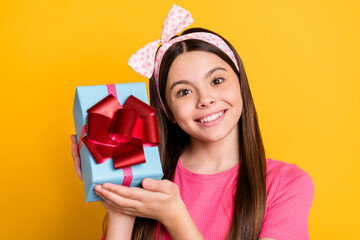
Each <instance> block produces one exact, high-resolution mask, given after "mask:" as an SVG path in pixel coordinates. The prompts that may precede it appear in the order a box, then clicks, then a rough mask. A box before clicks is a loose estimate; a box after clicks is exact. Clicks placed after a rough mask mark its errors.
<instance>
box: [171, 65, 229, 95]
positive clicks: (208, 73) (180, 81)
mask: <svg viewBox="0 0 360 240" xmlns="http://www.w3.org/2000/svg"><path fill="white" fill-rule="evenodd" d="M218 70H223V71H226V69H225V68H223V67H215V68H213V69H211V70H210V71H208V72H207V73H206V74H205V78H208V77H210V76H211V74H213V73H214V72H215V71H218ZM178 84H190V82H189V81H187V80H179V81H176V82H174V83H173V84H172V85H171V87H170V91H171V89H173V88H174V87H175V86H176V85H178Z"/></svg>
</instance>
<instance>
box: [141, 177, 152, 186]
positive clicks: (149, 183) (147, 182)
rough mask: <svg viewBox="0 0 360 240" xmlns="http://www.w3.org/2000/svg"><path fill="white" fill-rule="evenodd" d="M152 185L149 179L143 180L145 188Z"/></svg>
mask: <svg viewBox="0 0 360 240" xmlns="http://www.w3.org/2000/svg"><path fill="white" fill-rule="evenodd" d="M150 185H151V181H150V180H149V179H146V178H145V179H144V180H143V186H144V187H150Z"/></svg>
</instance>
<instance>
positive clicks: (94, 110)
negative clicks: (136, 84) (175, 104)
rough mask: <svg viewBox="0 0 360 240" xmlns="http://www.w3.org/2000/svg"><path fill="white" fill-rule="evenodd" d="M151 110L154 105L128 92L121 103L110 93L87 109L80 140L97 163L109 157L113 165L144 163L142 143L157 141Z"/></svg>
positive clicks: (157, 127) (122, 165) (157, 128)
mask: <svg viewBox="0 0 360 240" xmlns="http://www.w3.org/2000/svg"><path fill="white" fill-rule="evenodd" d="M154 114H155V109H154V108H152V107H151V106H149V105H147V104H146V103H144V102H142V101H141V100H139V99H138V98H136V97H134V96H132V95H131V96H130V97H128V99H127V100H126V102H125V103H124V107H122V106H121V105H120V103H119V102H118V100H117V99H116V98H115V97H114V96H113V95H111V94H110V95H108V96H107V97H105V98H104V99H103V100H101V101H100V102H98V103H97V104H95V105H94V106H93V107H91V108H90V109H89V110H88V116H87V136H85V137H84V138H83V139H82V140H83V142H84V144H85V145H86V147H87V148H88V149H89V151H90V153H91V155H92V156H93V157H94V158H95V161H96V162H97V163H98V164H99V163H103V162H104V161H106V160H108V159H110V158H113V160H114V167H115V169H119V168H124V167H129V166H133V165H136V164H140V163H145V155H144V149H143V146H146V147H153V146H157V145H159V144H160V137H159V126H158V121H157V117H156V116H155V115H154Z"/></svg>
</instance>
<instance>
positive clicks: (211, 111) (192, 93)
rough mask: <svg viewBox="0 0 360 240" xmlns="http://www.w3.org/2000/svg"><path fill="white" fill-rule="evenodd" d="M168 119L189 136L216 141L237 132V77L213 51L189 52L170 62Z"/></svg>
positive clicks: (239, 101)
mask: <svg viewBox="0 0 360 240" xmlns="http://www.w3.org/2000/svg"><path fill="white" fill-rule="evenodd" d="M165 97H166V103H167V106H168V107H169V109H170V111H171V113H172V116H170V118H171V120H172V121H173V122H174V123H175V122H177V124H178V125H179V126H180V127H181V128H182V129H183V130H184V131H185V132H187V133H188V134H189V135H190V136H191V137H193V138H196V139H199V140H201V141H206V142H215V141H219V140H221V139H223V138H224V137H226V136H229V135H230V134H231V135H233V134H235V135H236V136H237V133H238V121H239V119H240V116H241V112H242V98H241V93H240V84H239V78H238V77H237V75H236V74H235V72H234V71H233V70H232V68H231V67H230V65H228V64H227V63H226V62H225V61H223V60H222V59H221V58H220V57H218V56H217V55H216V54H213V53H209V52H203V51H192V52H186V53H182V54H180V55H179V56H178V57H177V58H176V59H175V60H174V62H173V63H172V65H171V67H170V69H169V74H168V79H167V83H166V96H165Z"/></svg>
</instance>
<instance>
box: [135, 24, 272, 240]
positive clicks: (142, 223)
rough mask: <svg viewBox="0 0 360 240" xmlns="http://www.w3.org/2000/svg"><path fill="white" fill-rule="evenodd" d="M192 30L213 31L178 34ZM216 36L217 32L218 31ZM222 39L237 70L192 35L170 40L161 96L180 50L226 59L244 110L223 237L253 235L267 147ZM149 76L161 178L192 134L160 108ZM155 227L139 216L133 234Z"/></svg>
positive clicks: (170, 173) (146, 234)
mask: <svg viewBox="0 0 360 240" xmlns="http://www.w3.org/2000/svg"><path fill="white" fill-rule="evenodd" d="M192 32H210V33H212V34H216V33H214V32H212V31H209V30H207V29H203V28H190V29H188V30H186V31H184V32H183V33H182V35H185V34H188V33H192ZM216 35H218V34H216ZM218 36H219V37H221V36H220V35H218ZM221 38H222V37H221ZM222 39H223V40H224V41H225V42H226V43H227V44H228V46H229V47H230V48H231V50H232V51H233V53H234V55H235V57H236V60H237V62H238V67H239V71H238V70H237V69H236V67H235V65H234V63H233V61H232V60H231V59H230V58H229V57H228V56H227V55H226V54H225V53H224V52H222V51H221V50H220V49H219V48H217V47H216V46H214V45H212V44H209V43H207V42H204V41H201V40H196V39H187V40H184V41H180V42H177V43H175V44H173V45H172V46H171V47H170V48H169V49H168V50H167V51H166V53H165V54H164V56H163V59H162V62H161V66H160V72H159V88H160V97H161V98H162V101H163V102H164V104H165V105H166V101H165V87H166V81H167V76H168V72H169V69H170V66H171V64H172V62H173V61H174V60H175V58H176V57H177V56H179V55H180V54H182V53H184V52H190V51H205V52H210V53H214V54H216V55H217V56H219V57H220V58H221V59H223V60H224V61H225V62H227V63H228V64H229V65H230V66H231V67H232V69H233V70H234V72H235V73H236V74H237V75H238V78H239V81H240V91H241V96H242V99H243V111H242V115H241V118H240V120H239V123H238V124H239V153H240V159H241V163H240V164H239V170H238V178H237V187H236V193H235V199H234V212H233V218H232V222H231V226H230V230H229V233H228V236H227V238H228V239H236V240H255V239H257V238H258V236H259V233H260V230H261V226H262V222H263V219H264V214H265V206H266V162H265V150H264V146H263V142H262V138H261V134H260V129H259V124H258V118H257V113H256V110H255V106H254V102H253V98H252V95H251V91H250V88H249V84H248V80H247V77H246V73H245V69H244V65H243V63H242V61H241V59H240V57H239V55H238V53H237V52H236V50H235V49H234V47H233V46H232V45H231V44H230V43H229V42H228V41H227V40H225V39H224V38H222ZM153 77H154V76H153ZM153 77H152V78H151V79H150V104H151V106H153V107H154V108H155V109H156V113H157V116H158V118H159V127H160V138H161V145H160V158H161V161H162V166H163V171H164V179H169V180H172V179H173V177H174V174H175V170H176V165H177V162H178V159H179V157H180V155H181V153H182V152H183V151H184V149H185V148H186V146H187V145H188V144H189V139H190V138H189V135H188V134H187V133H186V132H184V131H183V130H182V129H181V128H180V127H179V126H178V124H176V123H175V124H174V123H172V122H171V121H170V120H169V119H168V118H167V117H166V115H165V113H164V112H163V111H162V110H161V108H160V104H159V101H158V95H157V92H156V88H155V82H154V79H153ZM240 159H239V161H240ZM156 227H157V221H156V220H153V219H146V218H139V217H138V218H136V221H135V225H134V229H133V234H132V239H134V240H141V239H144V240H147V239H154V238H155V235H156V229H157V228H156Z"/></svg>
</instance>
